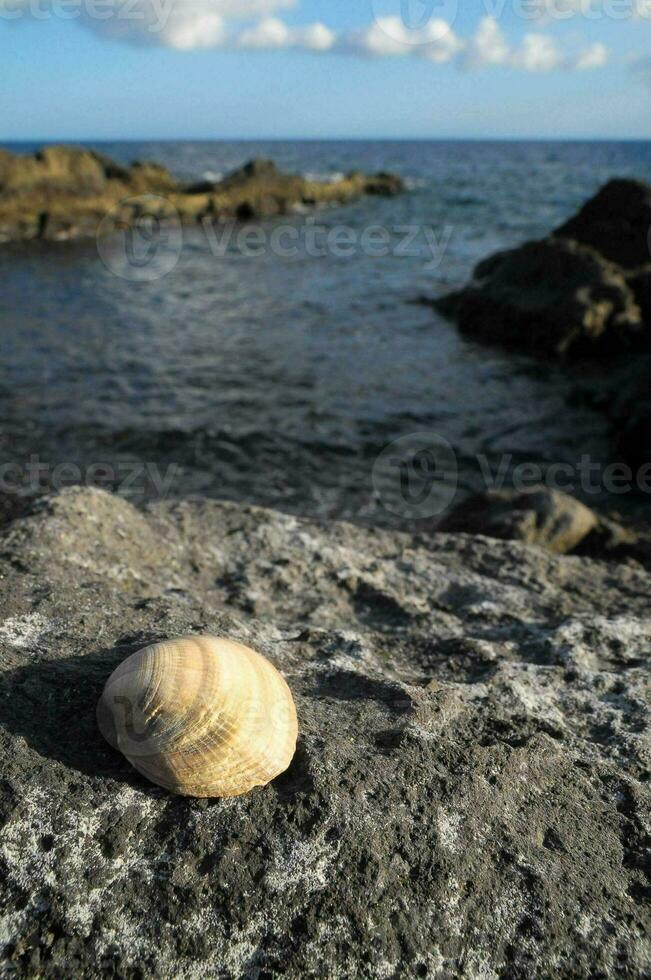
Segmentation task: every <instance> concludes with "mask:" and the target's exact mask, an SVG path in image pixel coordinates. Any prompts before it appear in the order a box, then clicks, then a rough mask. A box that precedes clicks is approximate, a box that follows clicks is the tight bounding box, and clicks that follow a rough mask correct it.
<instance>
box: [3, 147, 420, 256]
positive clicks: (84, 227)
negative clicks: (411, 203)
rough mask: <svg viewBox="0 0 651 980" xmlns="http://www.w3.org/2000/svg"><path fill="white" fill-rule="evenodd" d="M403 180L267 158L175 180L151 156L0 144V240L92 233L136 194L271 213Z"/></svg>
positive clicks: (208, 212) (213, 213)
mask: <svg viewBox="0 0 651 980" xmlns="http://www.w3.org/2000/svg"><path fill="white" fill-rule="evenodd" d="M402 190H404V184H403V182H402V180H401V179H400V178H399V177H397V176H395V175H393V174H386V173H380V174H376V175H374V176H366V175H364V174H362V173H358V172H355V173H351V174H349V175H348V176H346V177H343V178H341V179H340V180H336V181H333V182H330V183H323V182H319V181H314V180H307V179H305V178H304V177H301V176H298V175H294V174H285V173H282V172H281V171H279V170H278V169H277V167H276V166H275V164H274V163H272V162H271V161H268V160H253V161H250V162H249V163H248V164H245V165H244V167H242V168H240V169H239V170H237V171H235V172H234V173H232V174H230V175H228V176H227V177H225V178H224V179H223V180H222V181H218V182H214V183H213V182H208V181H203V182H201V183H199V184H196V183H195V184H191V185H185V184H182V183H179V182H178V181H177V180H176V179H175V178H174V177H173V176H172V175H171V174H170V172H169V171H168V170H166V169H165V168H164V167H161V166H159V165H158V164H155V163H150V162H136V163H133V164H132V165H131V166H130V167H124V166H122V165H121V164H118V163H116V162H115V161H113V160H111V159H110V158H109V157H106V156H104V155H103V154H100V153H95V152H92V151H90V150H84V149H80V148H75V147H66V146H52V147H47V148H45V149H43V150H41V151H39V152H38V153H35V154H34V155H32V156H23V155H16V154H12V153H8V152H6V151H0V242H8V241H25V240H34V239H45V240H48V241H64V240H69V239H74V238H83V237H89V236H93V235H95V234H96V232H97V227H98V224H99V222H100V221H101V219H102V218H103V217H104V216H105V215H106V214H107V213H108V212H109V211H110V210H111V208H113V207H114V206H115V205H117V204H119V203H121V202H123V207H122V210H121V219H122V220H124V221H127V222H128V221H129V220H131V219H132V218H133V217H135V216H136V215H137V214H138V213H139V209H142V201H140V202H138V201H137V200H133V199H135V198H138V197H142V196H143V195H153V196H154V197H155V198H159V200H154V201H152V202H150V204H149V205H148V206H149V207H150V210H151V211H152V212H153V213H156V214H157V215H158V216H160V217H162V218H165V217H170V216H176V217H178V218H179V219H180V220H181V221H182V222H184V223H192V222H196V221H199V220H201V219H202V218H205V217H207V216H208V217H210V218H215V219H218V218H219V219H222V218H244V219H251V218H255V217H270V216H273V215H277V214H285V213H287V212H288V211H291V210H292V209H295V208H303V207H314V206H317V205H328V204H346V203H347V202H349V201H351V200H354V199H355V198H357V197H361V196H363V195H365V194H387V195H391V194H398V193H400V192H401V191H402Z"/></svg>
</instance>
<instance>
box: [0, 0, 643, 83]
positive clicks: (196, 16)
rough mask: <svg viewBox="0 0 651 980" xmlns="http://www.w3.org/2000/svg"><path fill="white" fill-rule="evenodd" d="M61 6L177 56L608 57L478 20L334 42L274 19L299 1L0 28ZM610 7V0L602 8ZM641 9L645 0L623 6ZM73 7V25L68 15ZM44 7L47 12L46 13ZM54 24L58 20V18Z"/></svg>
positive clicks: (588, 63) (202, 3)
mask: <svg viewBox="0 0 651 980" xmlns="http://www.w3.org/2000/svg"><path fill="white" fill-rule="evenodd" d="M64 2H65V3H66V5H67V15H66V19H77V20H78V21H79V22H80V23H81V24H83V25H84V27H86V28H88V29H89V30H92V31H94V32H95V33H97V34H99V35H101V36H103V37H106V38H110V39H113V40H116V41H123V42H127V43H131V44H147V45H158V46H162V47H167V48H172V49H174V50H177V51H192V50H195V49H199V48H230V49H240V50H264V51H273V50H282V49H300V50H305V51H311V52H314V53H327V52H336V53H339V54H348V55H355V56H357V57H367V58H371V57H372V58H420V59H424V60H427V61H430V62H432V63H433V64H437V65H444V64H449V63H451V62H455V63H456V64H458V65H459V66H460V67H462V68H465V69H468V70H477V69H482V68H488V67H496V66H501V67H502V68H505V69H506V68H510V69H516V70H520V71H526V72H549V71H552V70H553V69H557V68H564V69H567V70H576V71H583V70H587V69H595V68H601V67H603V66H604V65H605V64H606V62H607V60H608V51H607V49H606V47H605V46H604V45H603V44H601V43H593V44H591V45H589V46H588V47H586V48H585V49H584V50H582V51H579V52H578V53H577V54H574V55H572V56H570V55H568V54H567V53H565V52H563V51H562V50H561V49H560V48H559V46H558V45H557V42H556V41H555V40H554V39H553V38H552V37H550V36H549V35H547V34H540V33H530V34H525V36H524V37H523V38H522V40H521V41H520V43H519V44H516V45H513V44H510V43H509V42H508V41H507V39H506V37H505V35H504V33H503V32H502V29H501V28H500V26H499V24H498V21H497V19H496V18H495V17H493V16H485V17H483V18H482V19H481V20H480V21H479V23H478V25H477V28H476V30H475V33H474V34H473V35H471V36H470V37H469V38H465V39H464V38H461V37H459V36H458V35H457V34H456V33H455V31H454V30H453V27H452V25H451V24H450V23H448V21H446V20H444V19H443V18H437V17H435V18H432V19H430V20H429V21H428V23H426V24H425V25H424V26H423V27H422V28H420V29H418V30H412V29H410V28H408V27H406V26H405V24H404V22H403V21H402V19H401V18H400V17H378V18H376V19H375V20H374V21H373V22H372V23H371V24H369V25H367V26H365V27H363V28H360V29H359V30H356V31H352V32H349V33H346V34H340V35H337V34H336V33H335V32H334V31H333V30H331V29H330V28H329V27H327V26H326V25H325V24H322V23H320V22H317V23H313V24H308V25H304V26H298V27H295V26H290V25H289V24H287V23H286V22H285V21H284V20H282V19H281V17H280V16H279V15H280V14H281V13H282V11H283V10H287V9H289V8H292V7H296V6H297V4H298V3H299V0H0V22H1V21H2V20H3V19H6V20H16V19H18V18H19V17H20V16H28V15H29V14H30V13H33V15H34V16H35V17H36V16H37V12H36V11H38V19H40V20H44V19H47V16H48V10H49V12H50V13H51V15H52V16H53V17H54V16H57V10H58V9H61V4H62V3H64ZM538 2H539V4H540V5H541V10H543V11H544V12H547V13H549V11H550V10H551V8H552V6H555V8H556V9H559V7H558V5H561V8H562V9H565V10H568V11H574V12H576V11H577V10H578V9H579V8H581V7H584V6H585V5H586V4H590V5H593V4H596V3H605V2H606V0H538ZM610 2H612V0H610ZM630 2H631V3H633V4H635V5H636V9H641V7H642V5H644V6H647V7H648V8H649V11H650V15H651V0H630ZM71 3H72V4H74V3H76V5H77V7H76V13H77V17H76V18H71V17H70V14H69V12H68V11H69V6H68V5H70V4H71ZM48 4H49V8H48V7H47V6H46V5H48ZM61 16H63V15H62V14H61Z"/></svg>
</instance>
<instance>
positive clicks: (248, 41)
mask: <svg viewBox="0 0 651 980" xmlns="http://www.w3.org/2000/svg"><path fill="white" fill-rule="evenodd" d="M336 39H337V38H336V35H335V34H334V33H333V31H331V30H330V29H329V28H328V27H326V26H325V24H321V23H316V24H309V25H308V26H307V27H297V28H290V27H288V26H287V24H285V23H284V22H283V21H282V20H279V19H278V18H277V17H265V18H264V19H263V20H261V21H258V23H257V24H255V25H254V26H253V27H250V28H247V29H246V30H244V31H242V33H241V34H240V35H239V37H238V38H237V45H238V46H239V47H241V48H257V49H258V50H272V49H273V48H305V49H306V50H308V51H329V50H330V48H331V47H332V46H333V45H334V43H335V41H336Z"/></svg>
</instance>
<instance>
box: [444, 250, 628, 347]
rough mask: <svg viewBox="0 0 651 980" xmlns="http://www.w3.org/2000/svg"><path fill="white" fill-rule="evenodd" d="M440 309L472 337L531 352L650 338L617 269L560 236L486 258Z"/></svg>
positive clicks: (623, 343) (625, 343) (617, 344)
mask: <svg viewBox="0 0 651 980" xmlns="http://www.w3.org/2000/svg"><path fill="white" fill-rule="evenodd" d="M439 308H440V309H441V310H442V312H444V313H446V314H448V315H449V314H450V313H452V315H453V316H454V317H455V318H456V320H457V323H458V325H459V329H460V330H462V331H463V332H464V333H466V334H469V335H470V336H473V337H476V338H477V339H479V340H482V341H485V342H491V343H499V344H504V345H507V346H509V347H514V348H517V349H520V350H523V349H524V350H527V351H528V352H531V353H535V354H544V355H561V356H565V355H569V356H585V355H586V354H588V355H590V354H592V355H595V354H604V353H607V352H621V351H623V350H626V349H631V348H636V347H640V346H643V345H644V344H646V343H647V338H646V331H644V330H643V325H642V317H641V313H640V309H639V307H638V306H637V304H636V302H635V297H634V295H633V291H632V289H631V288H630V286H629V284H628V283H627V281H626V277H625V275H624V273H623V272H622V270H621V269H618V268H617V266H615V265H614V264H613V263H611V262H608V261H606V260H605V259H603V258H602V257H601V256H600V255H598V254H597V253H596V252H595V251H593V250H592V249H590V248H586V247H585V246H582V245H578V244H577V243H576V242H572V241H565V240H563V239H560V238H547V239H544V240H543V241H540V242H528V243H527V244H526V245H523V246H521V247H520V248H516V249H511V250H509V251H506V252H499V253H498V254H497V255H493V256H492V257H491V258H489V259H486V260H485V261H484V262H481V263H480V264H479V265H478V266H477V268H476V270H475V276H474V280H473V282H472V283H471V284H470V285H469V286H468V287H467V288H466V289H464V290H463V291H462V292H461V293H459V294H457V295H456V296H454V297H449V296H448V297H446V298H445V299H444V301H443V303H442V305H440V307H439Z"/></svg>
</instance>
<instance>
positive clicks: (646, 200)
mask: <svg viewBox="0 0 651 980" xmlns="http://www.w3.org/2000/svg"><path fill="white" fill-rule="evenodd" d="M430 302H432V304H433V305H434V306H435V307H436V308H437V309H438V310H439V311H440V312H441V313H443V315H444V316H448V317H452V318H454V319H456V321H457V323H458V325H459V328H460V330H462V331H463V332H464V333H466V334H467V335H468V336H471V337H473V338H475V339H477V340H481V341H486V342H488V343H498V344H503V345H505V346H507V347H510V348H512V349H515V350H524V351H526V352H528V353H531V354H537V355H544V356H553V357H564V358H593V359H595V360H596V361H597V362H598V361H599V360H602V361H603V362H605V363H607V365H608V368H609V370H610V371H611V374H612V376H614V377H616V383H615V385H614V386H613V390H614V391H615V394H614V396H613V395H611V397H603V396H602V394H601V392H600V391H599V389H600V388H602V387H603V385H600V384H599V383H598V382H597V383H596V391H597V395H598V400H599V401H601V402H602V403H603V404H605V405H607V406H608V410H609V412H610V416H611V418H612V421H613V444H614V449H615V452H616V453H617V455H618V458H620V459H621V458H622V457H623V459H624V460H626V461H627V462H628V463H629V464H630V465H631V466H634V467H636V468H639V467H640V466H644V465H646V464H647V463H649V462H651V422H650V420H651V396H650V395H649V392H650V391H651V370H650V368H649V360H648V358H646V357H644V356H643V357H642V358H641V359H640V354H641V353H642V354H643V353H644V352H647V351H651V185H649V184H646V183H644V182H643V181H635V180H613V181H610V182H609V183H608V184H606V185H605V187H603V188H602V190H601V191H599V193H598V194H597V195H596V196H595V197H594V198H592V199H591V200H590V201H588V202H587V203H586V204H585V205H584V207H582V208H581V210H580V211H579V212H578V214H576V215H575V216H574V217H573V218H571V219H570V220H569V221H567V222H566V223H565V224H563V225H561V226H560V227H559V228H557V229H556V231H555V232H554V234H553V236H552V237H550V238H546V239H543V240H542V241H537V242H527V243H525V244H524V245H522V246H521V247H520V248H516V249H511V250H510V251H507V252H499V253H497V254H496V255H493V256H491V257H490V258H488V259H485V260H484V261H483V262H481V263H480V264H479V265H478V266H477V269H476V270H475V275H474V279H473V281H472V282H471V283H470V284H469V285H468V286H467V287H466V288H465V289H462V290H461V291H460V292H457V293H453V294H451V295H448V296H443V297H441V298H439V299H437V300H433V301H430ZM631 354H634V355H635V358H634V359H632V363H631V359H630V355H631ZM605 387H606V388H608V387H609V385H608V384H606V386H605Z"/></svg>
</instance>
